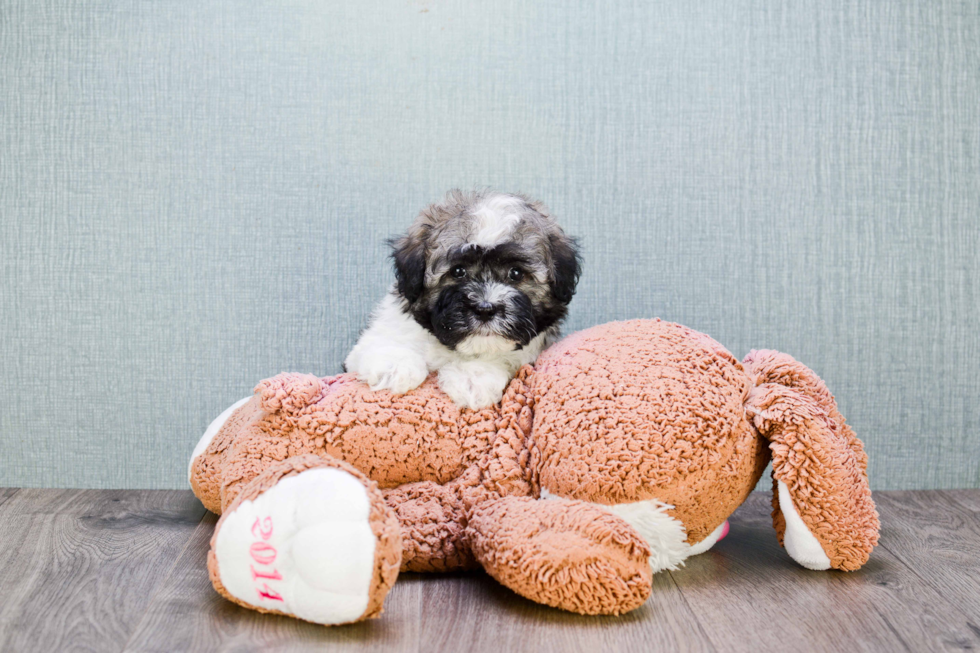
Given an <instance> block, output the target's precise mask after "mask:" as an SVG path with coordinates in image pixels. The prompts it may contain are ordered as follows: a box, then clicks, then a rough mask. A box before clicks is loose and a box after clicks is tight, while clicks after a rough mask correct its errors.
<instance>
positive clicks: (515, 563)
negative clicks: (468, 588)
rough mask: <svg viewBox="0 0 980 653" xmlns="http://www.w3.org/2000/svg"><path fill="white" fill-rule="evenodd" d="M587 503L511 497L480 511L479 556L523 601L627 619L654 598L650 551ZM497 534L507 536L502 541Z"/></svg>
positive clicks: (473, 525) (475, 542) (475, 530)
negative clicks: (617, 615)
mask: <svg viewBox="0 0 980 653" xmlns="http://www.w3.org/2000/svg"><path fill="white" fill-rule="evenodd" d="M621 524H622V522H621V521H620V520H619V519H617V518H615V517H613V515H611V514H610V513H608V512H606V511H604V510H602V509H600V508H598V507H596V506H592V505H590V504H588V503H585V502H582V501H561V502H557V501H544V502H541V501H536V500H534V499H532V498H530V497H504V498H502V499H497V500H494V501H487V502H485V503H484V504H482V505H481V506H480V507H479V508H477V509H476V510H475V511H474V512H473V516H472V518H471V519H470V524H469V527H468V529H467V530H468V532H469V533H470V542H471V546H472V547H473V553H474V555H475V556H476V558H477V559H478V560H479V561H480V564H482V565H483V568H484V569H486V571H487V573H488V574H490V575H491V576H493V577H494V578H496V579H497V580H498V581H499V582H500V583H501V584H503V585H506V586H507V587H509V588H510V589H512V590H514V591H515V592H517V593H518V594H520V595H521V596H525V597H527V598H529V599H533V600H535V601H537V602H539V603H544V604H545V605H550V606H553V607H556V608H562V609H564V610H569V611H571V612H577V613H579V614H622V613H624V612H629V611H630V610H633V609H634V608H638V607H639V606H641V605H642V604H643V602H644V601H646V600H647V597H649V596H650V591H651V583H652V578H651V576H652V572H651V570H650V565H649V564H648V563H647V558H649V557H650V547H649V546H647V543H646V542H644V541H643V539H642V538H641V537H640V536H639V535H637V534H636V533H635V532H634V531H632V529H623V528H622V526H621ZM498 533H503V534H504V535H503V536H502V537H501V536H499V535H498Z"/></svg>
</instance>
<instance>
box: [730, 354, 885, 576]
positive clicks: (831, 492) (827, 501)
mask: <svg viewBox="0 0 980 653" xmlns="http://www.w3.org/2000/svg"><path fill="white" fill-rule="evenodd" d="M743 362H744V363H745V365H746V367H747V368H748V369H749V370H750V371H751V372H753V373H755V374H756V375H757V383H758V385H757V386H756V387H755V388H753V389H752V391H751V392H750V394H749V397H748V400H747V401H746V412H747V414H748V415H749V416H750V417H751V419H752V421H753V423H754V424H755V426H756V428H757V429H758V430H759V432H760V433H761V434H762V435H763V436H764V437H766V438H767V439H768V440H769V442H770V444H769V448H770V450H771V451H772V465H773V472H772V476H773V499H772V502H773V522H774V525H775V527H776V532H777V534H778V536H779V540H780V543H781V544H782V545H783V546H784V547H785V548H786V550H787V552H788V553H789V554H790V556H791V557H792V558H793V559H794V560H796V561H797V562H798V563H800V564H801V565H803V566H804V567H807V568H809V569H829V568H834V569H842V570H845V571H853V570H855V569H858V568H859V567H861V566H862V565H863V564H864V563H865V562H866V561H867V560H868V556H869V555H870V553H871V550H872V549H873V548H874V547H875V545H876V544H877V543H878V530H879V523H878V513H877V512H876V511H875V505H874V501H873V500H872V498H871V489H870V486H869V485H868V476H867V473H866V468H867V456H866V455H865V453H864V447H863V445H862V444H861V441H860V440H858V439H857V437H855V435H854V433H853V432H852V431H851V429H850V428H849V427H848V426H847V424H846V422H845V421H844V418H843V417H842V416H841V414H840V413H839V412H838V411H837V405H836V403H835V402H834V398H833V396H831V394H830V392H829V391H828V390H827V388H826V386H825V385H824V383H823V381H821V380H820V378H819V377H818V376H817V375H816V374H814V373H813V372H812V371H811V370H810V369H808V368H807V367H806V366H804V365H803V364H801V363H799V362H797V361H796V360H794V359H793V358H792V357H790V356H788V355H786V354H780V353H778V352H772V351H758V352H756V351H754V352H751V353H750V354H749V355H748V356H747V357H746V359H745V361H743Z"/></svg>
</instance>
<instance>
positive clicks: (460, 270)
mask: <svg viewBox="0 0 980 653" xmlns="http://www.w3.org/2000/svg"><path fill="white" fill-rule="evenodd" d="M453 276H454V277H455V278H457V279H462V278H463V277H465V276H466V268H464V267H463V266H462V265H457V266H456V267H454V268H453Z"/></svg>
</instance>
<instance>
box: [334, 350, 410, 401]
mask: <svg viewBox="0 0 980 653" xmlns="http://www.w3.org/2000/svg"><path fill="white" fill-rule="evenodd" d="M347 370H348V371H349V372H353V373H354V374H356V375H357V378H358V379H359V380H361V381H363V382H364V383H367V384H368V385H369V386H371V389H372V390H390V391H391V392H393V393H394V394H396V395H400V394H405V393H406V392H408V391H409V390H414V389H415V388H417V387H419V386H420V385H422V382H423V381H425V377H427V376H429V369H428V368H427V367H426V365H425V359H423V358H422V357H421V356H419V355H418V354H416V353H415V352H412V351H405V350H403V349H394V348H390V349H379V350H376V351H372V352H367V353H363V354H360V355H358V356H354V355H351V356H350V357H349V358H348V359H347Z"/></svg>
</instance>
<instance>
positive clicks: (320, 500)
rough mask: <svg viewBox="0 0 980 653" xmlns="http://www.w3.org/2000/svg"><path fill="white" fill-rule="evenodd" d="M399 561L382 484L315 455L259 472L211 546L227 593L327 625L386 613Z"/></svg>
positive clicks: (215, 578) (215, 571) (214, 576)
mask: <svg viewBox="0 0 980 653" xmlns="http://www.w3.org/2000/svg"><path fill="white" fill-rule="evenodd" d="M400 564H401V535H400V532H399V529H398V524H397V521H396V520H395V517H394V515H393V514H392V513H391V511H390V510H388V509H387V507H386V505H385V503H384V499H383V498H382V496H381V493H380V491H378V489H377V488H376V487H375V486H374V484H373V483H371V482H370V481H369V480H367V479H366V478H365V477H363V475H361V474H360V473H359V472H357V471H356V470H354V469H353V468H351V467H349V466H348V465H345V464H344V463H340V462H338V461H329V462H326V461H323V460H321V459H319V458H317V457H316V456H301V457H298V458H290V459H287V460H285V461H283V462H282V463H277V464H276V465H274V466H273V467H271V468H270V469H269V470H267V471H266V472H265V473H263V474H262V475H261V476H259V477H257V478H256V479H255V480H253V481H252V482H251V483H250V484H249V486H248V487H247V488H246V489H245V490H243V491H242V494H241V496H239V497H238V498H237V499H236V500H235V502H234V503H233V504H232V505H231V506H230V507H229V508H228V510H226V511H225V512H224V514H223V515H222V517H221V520H220V521H219V522H218V525H217V527H216V529H215V533H214V536H213V537H212V539H211V551H210V553H209V554H208V568H209V571H210V573H211V580H212V582H213V583H214V586H215V589H217V590H218V592H219V593H221V594H222V595H224V596H225V597H227V598H229V599H231V600H232V601H234V602H235V603H238V604H240V605H244V606H246V607H249V608H253V609H256V610H259V611H260V612H274V613H281V614H287V615H290V616H294V617H298V618H300V619H304V620H306V621H312V622H314V623H318V624H324V625H335V624H343V623H350V622H354V621H360V620H362V619H365V618H368V617H373V616H377V615H379V614H380V613H381V607H382V603H383V602H384V597H385V595H386V594H387V593H388V590H389V589H391V586H392V584H393V583H394V581H395V578H396V577H397V575H398V568H399V566H400Z"/></svg>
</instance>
